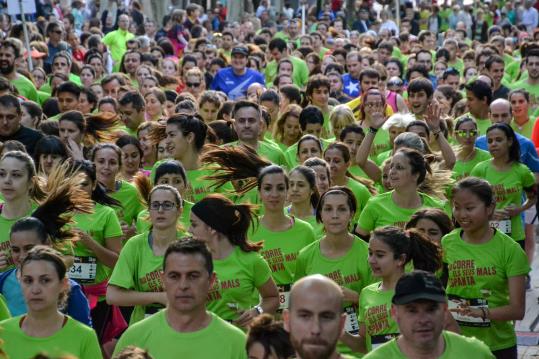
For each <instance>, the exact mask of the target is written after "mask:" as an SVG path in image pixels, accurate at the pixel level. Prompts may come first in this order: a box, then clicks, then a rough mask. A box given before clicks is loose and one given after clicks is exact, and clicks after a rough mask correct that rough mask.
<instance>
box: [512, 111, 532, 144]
mask: <svg viewBox="0 0 539 359" xmlns="http://www.w3.org/2000/svg"><path fill="white" fill-rule="evenodd" d="M535 120H536V118H535V117H531V118H530V119H529V120H528V121H526V123H525V124H524V125H522V126H519V125H518V124H517V123H516V121H515V120H514V119H513V121H511V128H512V129H513V130H514V131H515V132H517V133H520V134H521V135H522V136H524V137H526V138H527V139H528V140H531V139H532V133H533V126H534V125H535Z"/></svg>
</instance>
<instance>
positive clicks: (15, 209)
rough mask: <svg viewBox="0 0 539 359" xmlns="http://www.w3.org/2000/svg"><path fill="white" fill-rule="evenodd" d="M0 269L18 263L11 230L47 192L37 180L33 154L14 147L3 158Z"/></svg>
mask: <svg viewBox="0 0 539 359" xmlns="http://www.w3.org/2000/svg"><path fill="white" fill-rule="evenodd" d="M0 193H1V194H2V197H3V200H4V203H2V205H1V206H0V271H5V270H6V269H9V268H10V267H12V266H13V265H14V263H13V258H12V254H11V250H10V245H9V231H10V229H11V226H13V224H15V222H17V220H18V219H20V218H23V217H26V216H29V215H30V213H31V212H32V210H33V209H34V208H35V207H36V203H35V201H36V200H41V199H43V198H44V196H45V194H44V193H43V191H42V190H41V187H40V186H39V184H38V181H37V175H36V167H35V165H34V161H33V160H32V157H30V156H29V155H28V154H26V153H24V152H21V151H10V152H7V153H6V154H4V155H3V156H2V159H1V160H0Z"/></svg>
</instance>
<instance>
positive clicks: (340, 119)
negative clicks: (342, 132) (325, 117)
mask: <svg viewBox="0 0 539 359" xmlns="http://www.w3.org/2000/svg"><path fill="white" fill-rule="evenodd" d="M329 122H330V123H331V127H332V128H335V127H341V128H344V127H346V126H347V125H351V124H352V123H354V122H355V118H354V112H353V111H352V109H351V108H350V107H348V106H347V105H345V104H342V105H338V106H335V107H334V108H333V110H331V113H330V114H329ZM337 125H339V126H337Z"/></svg>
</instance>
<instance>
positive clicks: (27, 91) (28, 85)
mask: <svg viewBox="0 0 539 359" xmlns="http://www.w3.org/2000/svg"><path fill="white" fill-rule="evenodd" d="M21 55H22V49H21V46H20V44H19V43H18V42H17V41H16V40H14V39H10V38H8V39H6V40H3V41H2V42H1V43H0V73H1V74H2V76H4V77H5V78H7V79H8V80H9V81H10V82H11V83H12V84H13V86H15V87H16V88H17V90H18V91H19V94H21V95H22V96H24V97H26V98H27V99H29V100H32V101H34V102H38V97H37V90H36V87H35V86H34V84H33V83H32V81H30V80H29V79H27V78H26V77H24V76H23V75H21V74H19V73H18V72H17V71H15V60H16V59H18V58H19V57H21Z"/></svg>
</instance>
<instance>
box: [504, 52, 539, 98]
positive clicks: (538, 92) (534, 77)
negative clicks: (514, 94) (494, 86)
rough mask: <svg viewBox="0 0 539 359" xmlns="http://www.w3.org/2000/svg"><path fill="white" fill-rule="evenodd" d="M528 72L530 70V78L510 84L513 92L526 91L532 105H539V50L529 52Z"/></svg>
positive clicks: (527, 58) (527, 59) (527, 60)
mask: <svg viewBox="0 0 539 359" xmlns="http://www.w3.org/2000/svg"><path fill="white" fill-rule="evenodd" d="M525 63H526V70H528V78H527V79H524V80H521V81H518V82H516V83H514V84H510V85H509V88H511V89H512V90H516V89H524V90H526V91H528V93H529V94H530V104H531V105H532V106H534V105H537V104H538V103H539V50H538V49H533V50H531V51H528V52H527V54H526V57H525Z"/></svg>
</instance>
